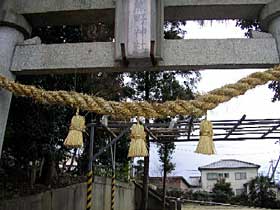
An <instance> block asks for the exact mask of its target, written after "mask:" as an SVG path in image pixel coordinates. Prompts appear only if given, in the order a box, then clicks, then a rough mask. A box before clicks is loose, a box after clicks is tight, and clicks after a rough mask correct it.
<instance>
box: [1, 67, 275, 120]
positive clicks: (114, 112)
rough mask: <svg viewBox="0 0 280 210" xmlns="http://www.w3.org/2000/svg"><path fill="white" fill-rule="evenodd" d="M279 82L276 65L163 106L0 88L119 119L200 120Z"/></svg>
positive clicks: (4, 83)
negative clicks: (238, 98)
mask: <svg viewBox="0 0 280 210" xmlns="http://www.w3.org/2000/svg"><path fill="white" fill-rule="evenodd" d="M279 79H280V66H276V67H274V68H272V69H269V70H267V71H264V72H256V73H253V74H251V75H249V76H248V77H245V78H243V79H241V80H239V81H238V82H237V83H235V84H230V85H225V86H223V87H221V88H218V89H215V90H213V91H210V92H208V93H207V94H205V95H201V96H198V97H197V98H196V99H195V100H190V101H184V100H175V101H167V102H164V103H148V102H146V101H141V102H114V101H106V100H104V99H103V98H100V97H95V96H90V95H87V94H82V93H77V92H73V91H71V92H67V91H46V90H43V89H39V88H36V87H34V86H31V85H22V84H19V83H16V82H14V81H11V80H8V79H7V78H5V77H3V76H1V75H0V87H2V88H4V89H6V90H8V91H11V92H12V93H14V94H16V95H19V96H27V97H32V98H33V99H34V100H35V101H37V102H40V103H47V104H60V105H69V106H72V107H73V108H79V109H81V110H87V111H90V112H95V113H98V114H104V115H111V116H114V117H115V118H119V119H128V118H130V117H134V116H143V117H147V118H163V117H167V116H175V115H192V116H196V117H200V116H202V115H204V114H205V113H206V111H207V110H211V109H214V108H215V107H217V106H218V105H219V104H220V103H223V102H226V101H229V100H230V99H231V98H233V97H236V96H239V95H243V94H244V93H245V92H246V91H247V90H250V89H253V88H255V87H256V86H258V85H264V84H265V83H267V82H268V81H271V80H279Z"/></svg>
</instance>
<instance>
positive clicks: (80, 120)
mask: <svg viewBox="0 0 280 210" xmlns="http://www.w3.org/2000/svg"><path fill="white" fill-rule="evenodd" d="M85 128H86V126H85V118H84V117H83V116H81V115H79V110H77V112H76V115H75V116H73V118H72V120H71V125H70V130H69V133H68V135H67V137H66V139H65V141H64V145H65V146H66V147H70V148H79V147H82V146H83V132H85Z"/></svg>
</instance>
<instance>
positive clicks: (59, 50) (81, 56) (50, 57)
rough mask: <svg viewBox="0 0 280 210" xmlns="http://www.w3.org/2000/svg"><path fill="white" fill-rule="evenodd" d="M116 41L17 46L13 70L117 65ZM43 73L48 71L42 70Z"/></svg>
mask: <svg viewBox="0 0 280 210" xmlns="http://www.w3.org/2000/svg"><path fill="white" fill-rule="evenodd" d="M114 63H115V62H114V45H113V43H110V42H94V43H79V44H52V45H28V46H24V45H22V46H17V48H16V51H15V56H14V63H13V66H12V69H13V70H12V71H15V72H17V71H21V70H27V71H29V70H31V71H32V69H33V70H35V69H34V68H36V69H38V70H39V69H40V70H47V71H45V73H48V72H51V71H61V72H67V71H69V70H73V69H80V70H81V71H80V72H82V71H85V70H87V69H96V71H102V70H103V69H104V70H105V68H107V67H108V68H110V67H114ZM42 73H44V72H43V71H42Z"/></svg>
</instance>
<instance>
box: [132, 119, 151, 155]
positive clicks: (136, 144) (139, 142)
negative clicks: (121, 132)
mask: <svg viewBox="0 0 280 210" xmlns="http://www.w3.org/2000/svg"><path fill="white" fill-rule="evenodd" d="M130 138H131V142H130V146H129V151H128V157H146V156H148V149H147V145H146V133H145V131H144V126H143V125H141V124H140V123H139V122H137V124H134V125H133V126H132V127H131V134H130Z"/></svg>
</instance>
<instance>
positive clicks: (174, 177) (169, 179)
mask: <svg viewBox="0 0 280 210" xmlns="http://www.w3.org/2000/svg"><path fill="white" fill-rule="evenodd" d="M162 179H163V177H161V176H154V177H149V180H151V181H152V180H162ZM176 179H179V180H182V181H183V182H184V183H185V184H186V185H187V186H188V187H190V186H191V185H190V184H189V183H188V181H187V180H186V179H185V178H184V177H183V176H168V177H166V180H167V181H172V180H176Z"/></svg>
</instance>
